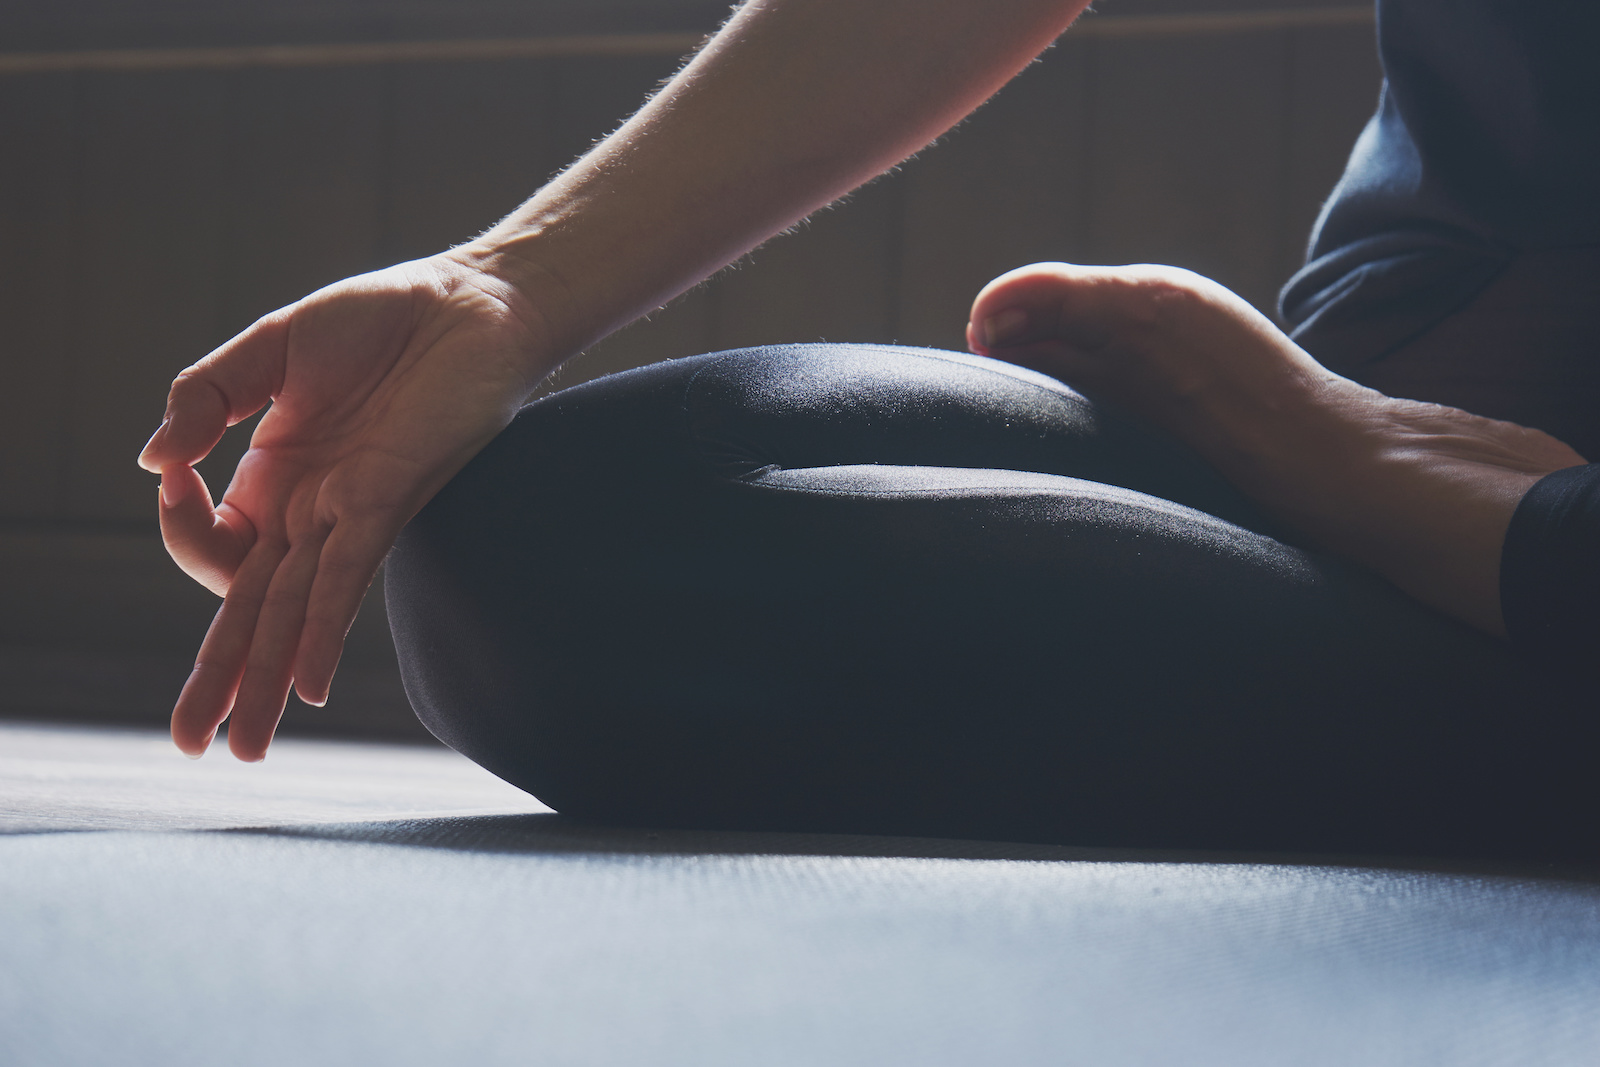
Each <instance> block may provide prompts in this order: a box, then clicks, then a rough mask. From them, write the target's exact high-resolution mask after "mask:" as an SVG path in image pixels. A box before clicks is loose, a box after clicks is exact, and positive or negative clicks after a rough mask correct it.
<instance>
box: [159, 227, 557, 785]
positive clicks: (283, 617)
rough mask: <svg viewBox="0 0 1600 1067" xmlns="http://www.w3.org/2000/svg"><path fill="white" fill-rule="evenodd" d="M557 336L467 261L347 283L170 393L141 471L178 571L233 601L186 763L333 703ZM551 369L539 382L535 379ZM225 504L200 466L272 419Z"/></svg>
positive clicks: (256, 745) (182, 722) (252, 741)
mask: <svg viewBox="0 0 1600 1067" xmlns="http://www.w3.org/2000/svg"><path fill="white" fill-rule="evenodd" d="M548 350H549V346H548V337H547V336H546V335H545V334H544V332H543V324H542V320H541V319H540V317H539V316H538V314H537V313H536V312H534V311H533V310H532V308H531V306H530V305H529V304H528V303H527V302H526V301H525V299H524V298H523V297H522V296H521V295H520V294H519V293H518V292H517V291H516V290H515V289H513V288H512V287H511V286H509V285H508V284H506V283H504V282H502V281H500V280H499V279H497V278H495V277H493V276H492V275H490V274H488V273H487V272H485V271H484V270H482V269H481V268H479V267H477V266H475V265H474V264H473V262H472V260H471V259H470V257H468V256H466V255H457V254H449V253H447V254H445V255H442V256H437V257H434V258H432V259H427V260H418V261H415V262H412V263H404V264H401V265H399V266H396V267H391V268H389V269H387V270H383V271H378V272H376V273H373V274H367V275H362V276H360V277H357V278H350V279H347V280H345V281H342V282H338V283H337V284H334V285H331V286H329V287H327V288H326V289H322V290H319V291H318V292H315V293H313V294H311V295H310V296H308V297H306V298H305V299H303V300H301V301H299V302H298V303H295V304H291V305H290V306H288V307H286V308H283V309H282V310H280V311H276V312H274V313H272V314H270V315H268V316H266V317H265V318H263V319H261V320H260V321H258V322H257V323H256V324H255V325H253V326H251V327H250V328H249V329H248V330H246V331H245V332H244V333H242V334H240V335H239V336H238V337H235V338H234V339H233V340H231V341H229V342H228V343H227V344H225V345H223V346H222V347H221V348H219V349H217V350H216V351H215V352H213V353H211V354H210V355H208V356H206V357H205V358H204V359H202V360H201V361H200V362H199V363H196V364H195V365H194V366H192V367H190V368H189V369H187V370H185V371H184V372H183V373H182V374H180V375H179V376H178V378H177V379H176V380H175V381H174V382H173V384H172V391H171V393H170V395H169V397H168V400H167V412H166V419H165V421H163V422H162V424H161V427H160V429H158V430H157V431H156V434H155V436H154V437H152V438H151V440H150V443H149V444H148V445H146V446H145V449H144V452H143V453H142V454H141V455H140V457H139V462H140V465H141V466H143V467H144V468H145V469H147V470H150V471H159V472H160V473H161V506H160V513H161V530H162V536H163V538H164V540H165V541H166V544H167V549H168V551H169V552H170V553H171V554H172V557H173V559H175V560H176V561H177V563H178V565H179V566H180V567H182V568H183V570H184V571H185V572H186V573H188V574H189V575H190V576H191V577H193V578H194V579H196V580H197V581H199V582H200V583H202V584H203V585H205V586H206V587H207V588H209V589H210V590H212V591H213V592H215V593H217V594H218V595H221V596H223V597H225V599H224V601H223V605H222V608H221V610H219V611H218V612H217V616H216V619H215V621H213V622H212V624H211V629H210V631H209V632H208V633H207V634H206V638H205V642H204V644H203V645H202V646H201V648H200V655H199V658H198V660H197V661H196V663H195V668H194V673H193V674H192V675H190V677H189V681H188V683H187V684H186V685H185V686H184V688H183V693H182V695H181V696H180V697H179V699H178V704H177V707H176V708H175V709H174V711H173V715H172V736H173V740H174V741H175V742H176V743H177V745H178V747H179V748H181V749H182V750H183V751H184V752H186V753H188V754H190V755H194V756H198V755H199V754H200V753H202V752H204V751H205V749H206V747H207V746H208V745H209V744H210V743H211V739H212V738H213V737H214V736H215V734H216V731H217V727H218V726H219V725H220V724H221V723H222V722H223V720H224V719H228V718H229V717H230V714H231V717H232V721H231V723H230V726H229V730H228V746H229V748H230V749H232V751H233V753H234V755H236V756H238V757H239V758H240V759H245V760H258V759H260V758H262V756H264V755H265V753H266V750H267V746H268V744H269V743H270V742H271V740H272V734H273V731H274V730H275V729H276V727H277V723H278V719H279V717H280V716H281V715H282V713H283V708H284V704H285V702H286V701H287V699H288V692H289V687H290V685H291V684H293V686H294V687H295V689H296V691H297V692H298V693H299V695H300V697H301V699H302V700H305V701H306V702H308V703H311V704H322V703H323V702H325V701H326V700H327V696H328V688H329V686H330V684H331V682H332V679H333V673H334V668H335V667H336V666H337V665H338V661H339V656H340V653H341V652H342V651H343V647H344V638H345V634H346V633H347V632H348V631H349V629H350V625H351V623H352V622H353V621H354V619H355V615H356V610H357V608H358V607H359V606H360V604H361V599H362V597H363V595H364V594H365V592H366V590H367V587H368V586H369V585H370V584H371V583H372V579H373V576H374V574H376V572H377V569H378V566H379V564H380V563H381V562H382V561H383V557H384V555H385V553H387V552H388V550H389V548H390V546H391V545H392V544H393V543H394V539H395V537H396V536H397V535H398V534H399V532H400V529H401V528H402V527H403V526H404V525H405V524H406V522H408V521H409V520H410V519H411V517H412V516H413V515H414V514H416V512H417V511H418V510H419V509H420V508H421V507H422V505H423V504H424V503H426V502H427V501H428V499H429V498H431V497H432V496H433V494H434V493H436V492H438V490H439V489H440V488H441V487H442V486H443V485H444V484H445V483H446V482H447V481H449V479H450V478H451V477H452V476H453V475H454V474H455V473H456V472H457V471H458V470H460V469H461V467H462V466H463V465H465V464H466V462H467V460H469V459H471V458H472V456H473V455H475V454H476V453H477V452H478V450H479V449H481V448H482V447H483V446H484V445H485V444H487V443H488V442H489V441H490V439H492V438H493V437H494V436H495V435H496V434H497V433H499V432H500V430H501V429H503V428H504V427H505V425H506V424H507V423H508V422H509V421H510V420H511V417H512V416H513V415H514V414H515V413H516V410H517V408H518V407H519V406H520V405H521V403H522V402H523V401H524V400H525V399H526V397H527V396H528V394H529V393H531V392H532V390H533V388H534V386H535V385H536V384H537V383H538V380H539V378H540V377H542V375H543V371H544V370H546V369H548V367H549V366H550V364H551V362H552V361H550V360H548V359H547V358H545V355H546V353H547V352H548ZM534 368H537V369H534ZM269 403H270V404H271V408H270V409H269V410H268V411H267V413H266V414H265V415H264V416H263V417H262V419H261V421H260V423H259V425H258V426H257V427H256V430H255V432H254V434H253V435H252V437H251V439H250V449H249V451H248V452H246V453H245V456H244V458H243V459H242V460H241V461H240V462H239V467H238V469H237V471H235V473H234V476H233V480H232V482H231V483H230V484H229V486H228V489H227V492H226V493H224V494H223V498H222V502H221V504H220V505H217V506H216V507H215V508H213V506H212V503H211V497H210V494H209V493H208V492H207V490H206V487H205V484H204V482H203V481H202V480H201V478H200V476H199V474H197V473H196V472H195V470H194V466H193V465H194V464H195V463H196V462H198V461H199V460H200V459H202V458H203V457H204V456H205V455H206V454H207V453H208V452H210V451H211V449H212V448H213V447H214V446H215V445H216V443H217V441H218V440H220V439H221V437H222V434H223V432H224V431H225V430H226V429H227V427H229V426H231V425H233V424H234V423H237V422H239V421H240V420H241V419H244V418H247V417H248V416H250V415H252V414H253V413H255V412H256V411H258V410H260V409H261V408H262V407H263V406H265V405H267V404H269Z"/></svg>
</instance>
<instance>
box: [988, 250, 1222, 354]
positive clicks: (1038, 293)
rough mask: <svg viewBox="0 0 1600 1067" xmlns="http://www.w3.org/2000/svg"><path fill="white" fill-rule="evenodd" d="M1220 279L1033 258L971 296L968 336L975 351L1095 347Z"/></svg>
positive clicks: (1206, 293)
mask: <svg viewBox="0 0 1600 1067" xmlns="http://www.w3.org/2000/svg"><path fill="white" fill-rule="evenodd" d="M1212 290H1220V287H1219V286H1217V285H1216V283H1214V282H1211V281H1210V280H1208V279H1206V278H1203V277H1201V276H1200V275H1198V274H1194V273H1193V272H1191V271H1186V270H1182V269H1179V268H1177V267H1161V266H1153V265H1149V264H1137V265H1133V266H1126V267H1084V266H1079V265H1077V264H1074V263H1033V264H1030V265H1029V266H1026V267H1019V268H1017V269H1016V270H1013V271H1008V272H1007V273H1005V274H1002V275H1000V277H998V278H996V279H994V281H992V282H990V283H989V284H988V285H985V286H984V287H983V289H982V290H981V291H979V293H978V296H977V298H976V299H975V300H973V302H972V311H971V314H970V315H969V316H968V323H967V341H968V344H969V346H970V347H971V348H972V350H973V351H975V352H980V353H983V354H994V353H995V351H996V350H1001V349H1004V350H1007V355H1008V356H1009V355H1010V352H1009V350H1011V349H1015V348H1030V347H1033V348H1037V347H1039V346H1046V347H1050V346H1054V347H1064V348H1070V349H1075V350H1078V351H1081V352H1093V351H1097V350H1099V349H1102V348H1104V347H1105V346H1106V345H1107V344H1109V343H1110V342H1112V341H1113V340H1115V339H1117V338H1119V337H1124V338H1126V337H1128V336H1129V335H1130V333H1131V332H1132V331H1133V330H1134V329H1136V328H1145V329H1146V330H1147V329H1148V328H1149V327H1151V326H1154V325H1158V324H1159V323H1160V322H1162V321H1164V320H1166V319H1168V318H1170V317H1171V316H1172V312H1174V311H1175V310H1177V309H1178V308H1180V307H1182V306H1187V305H1190V304H1193V303H1197V302H1203V301H1206V300H1208V299H1214V298H1215V294H1213V292H1212Z"/></svg>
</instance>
